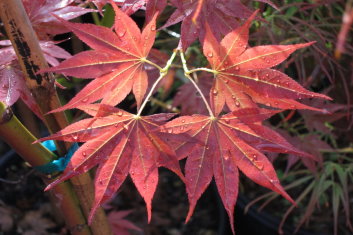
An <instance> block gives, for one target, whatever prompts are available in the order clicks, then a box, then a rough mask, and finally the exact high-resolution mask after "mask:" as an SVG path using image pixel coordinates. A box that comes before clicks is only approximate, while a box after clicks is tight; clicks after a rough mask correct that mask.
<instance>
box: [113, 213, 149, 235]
mask: <svg viewBox="0 0 353 235" xmlns="http://www.w3.org/2000/svg"><path fill="white" fill-rule="evenodd" d="M131 212H132V211H131V210H125V211H112V212H110V213H109V215H108V220H109V222H110V224H111V225H112V230H113V233H114V234H116V235H130V233H129V230H130V229H131V230H135V231H139V232H142V230H141V229H140V228H139V227H137V226H136V225H134V224H133V223H132V222H131V221H129V220H127V219H124V217H126V216H128V215H129V214H130V213H131Z"/></svg>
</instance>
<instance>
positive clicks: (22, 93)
mask: <svg viewBox="0 0 353 235" xmlns="http://www.w3.org/2000/svg"><path fill="white" fill-rule="evenodd" d="M22 2H23V5H24V7H25V10H26V12H27V14H28V17H29V19H30V21H31V23H32V26H33V29H34V30H35V31H36V33H37V36H38V38H39V39H40V40H41V41H40V46H41V48H42V50H43V53H44V56H45V58H46V60H47V62H48V63H49V64H50V65H52V66H56V65H58V64H59V61H58V60H57V58H59V59H68V58H70V57H71V55H70V54H69V53H68V52H66V51H65V50H64V49H62V48H61V47H58V46H56V45H55V42H53V41H52V40H51V39H52V37H53V36H54V35H56V34H60V33H65V32H68V31H69V30H68V29H67V28H66V27H65V26H63V25H62V24H60V22H59V20H58V19H57V18H55V17H54V16H53V14H55V15H57V16H59V17H61V18H62V19H65V20H70V19H73V18H76V17H78V16H81V15H83V14H85V13H87V12H92V11H94V10H91V9H85V8H82V7H79V6H73V5H72V4H73V3H74V2H75V0H35V1H33V0H22ZM0 46H2V48H1V49H0V56H1V59H0V83H1V86H0V101H2V102H4V103H5V104H6V105H7V106H11V105H13V104H14V103H15V102H16V101H17V100H18V98H21V99H22V100H23V101H24V102H25V103H26V104H27V106H28V107H29V108H30V109H31V110H32V111H33V112H34V113H35V114H36V115H37V116H38V117H41V114H40V111H39V108H38V106H37V104H36V102H35V100H34V98H33V97H32V95H31V94H30V91H29V89H28V88H27V86H26V84H25V79H24V77H23V73H22V71H21V70H20V66H19V63H18V61H17V57H16V53H15V51H14V49H13V47H12V46H11V43H10V41H8V40H2V41H0Z"/></svg>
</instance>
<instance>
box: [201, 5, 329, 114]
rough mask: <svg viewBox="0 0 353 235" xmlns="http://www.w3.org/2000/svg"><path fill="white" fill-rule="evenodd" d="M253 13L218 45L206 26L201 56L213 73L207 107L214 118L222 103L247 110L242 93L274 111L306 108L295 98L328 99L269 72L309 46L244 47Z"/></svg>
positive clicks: (280, 75) (279, 74) (283, 76)
mask: <svg viewBox="0 0 353 235" xmlns="http://www.w3.org/2000/svg"><path fill="white" fill-rule="evenodd" d="M256 13H257V12H255V13H254V14H253V15H252V16H251V17H250V18H249V19H248V20H247V21H246V22H245V23H244V25H242V26H241V27H239V28H237V29H235V30H233V31H232V32H230V33H229V34H227V35H226V36H225V37H224V38H223V39H222V41H221V43H218V41H217V39H216V38H215V37H214V35H213V34H212V32H211V29H210V27H209V26H208V25H206V36H205V39H204V43H203V53H204V55H205V56H206V57H207V59H208V61H209V63H210V65H211V67H212V69H213V70H214V71H215V72H214V77H215V79H214V83H213V87H212V89H211V104H212V106H213V108H214V110H215V113H216V115H217V114H218V113H220V112H221V111H222V109H223V107H224V105H225V104H227V106H228V107H229V109H230V110H235V109H238V108H243V105H244V107H247V104H243V103H242V102H243V100H246V99H243V97H241V96H239V95H240V94H241V93H240V92H239V91H241V92H242V93H245V94H247V95H249V96H250V97H253V98H254V99H255V102H257V103H261V104H264V105H267V106H271V107H274V108H281V109H284V108H287V109H301V108H308V106H306V105H303V104H300V103H299V102H297V101H296V99H303V98H314V97H317V98H323V99H330V98H329V97H327V96H325V95H322V94H317V93H314V92H311V91H308V90H306V89H305V88H303V87H302V86H301V85H300V84H298V83H297V82H295V81H294V80H292V79H291V78H290V77H288V76H287V75H285V74H284V73H282V72H280V71H278V70H274V69H271V68H272V67H274V66H276V65H278V64H279V63H281V62H282V61H284V60H285V59H286V58H287V57H288V56H289V55H290V54H291V53H293V52H294V51H296V50H297V49H299V48H303V47H307V46H309V45H311V44H312V43H313V42H310V43H303V44H295V45H267V46H256V47H249V46H247V43H248V38H249V27H250V24H251V21H252V20H253V19H254V17H255V15H256Z"/></svg>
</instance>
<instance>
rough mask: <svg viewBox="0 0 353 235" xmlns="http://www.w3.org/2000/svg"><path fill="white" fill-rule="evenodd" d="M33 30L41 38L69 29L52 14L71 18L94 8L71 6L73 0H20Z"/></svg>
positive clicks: (66, 18)
mask: <svg viewBox="0 0 353 235" xmlns="http://www.w3.org/2000/svg"><path fill="white" fill-rule="evenodd" d="M22 2H23V5H24V7H25V9H26V12H27V14H28V17H29V19H30V21H31V23H32V25H33V28H34V30H35V31H36V33H37V35H38V36H39V37H40V38H41V39H47V34H50V35H55V34H60V33H65V32H68V31H69V30H68V29H67V28H66V27H65V26H64V25H63V24H61V23H60V21H59V20H58V19H56V18H55V17H54V16H53V14H55V15H57V16H59V17H61V18H62V19H65V20H71V19H74V18H76V17H79V16H81V15H83V14H86V13H88V12H93V11H95V10H92V9H86V8H82V7H79V6H73V5H72V4H73V3H74V2H75V0H22Z"/></svg>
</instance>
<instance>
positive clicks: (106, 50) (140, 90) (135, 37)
mask: <svg viewBox="0 0 353 235" xmlns="http://www.w3.org/2000/svg"><path fill="white" fill-rule="evenodd" d="M113 7H114V10H115V14H116V16H115V32H113V31H111V30H110V29H109V28H106V27H102V26H96V25H93V24H78V23H70V22H66V21H62V23H63V24H64V25H65V26H66V27H67V28H69V29H71V30H72V31H73V32H74V33H75V34H76V35H77V36H78V37H79V38H80V39H81V40H82V41H83V42H85V43H86V44H87V45H89V46H90V47H91V48H92V49H93V50H92V51H84V52H81V53H78V54H76V55H75V56H73V57H72V58H70V59H68V60H65V61H63V62H62V63H61V64H60V65H58V66H56V67H53V68H49V69H46V70H42V71H41V72H48V71H51V72H58V73H62V74H65V75H70V76H75V77H78V78H96V79H94V80H93V81H92V82H90V83H89V84H88V85H87V86H86V87H85V88H83V89H82V90H81V91H80V92H79V93H78V94H77V95H76V96H75V97H74V98H73V99H72V100H70V102H69V103H68V104H66V105H64V106H63V107H60V108H58V109H55V110H53V111H52V112H58V111H63V110H66V109H70V108H76V107H78V106H79V105H84V104H87V103H92V102H95V101H97V100H99V99H102V103H103V104H108V105H113V106H114V105H116V104H118V103H120V102H121V101H122V100H123V99H124V98H125V97H126V96H127V95H128V94H129V93H130V91H131V90H132V92H133V94H134V95H135V98H136V102H137V106H138V107H139V106H140V104H141V102H142V99H143V97H144V95H145V93H146V89H147V86H148V79H147V73H146V71H145V68H144V62H145V58H146V57H147V56H148V53H149V51H150V50H151V48H152V45H153V43H154V38H155V35H156V25H155V24H156V23H155V20H156V17H157V14H158V11H156V14H155V15H154V17H153V18H152V20H151V21H150V22H149V23H148V24H147V25H146V26H145V28H144V29H143V31H142V32H140V29H139V28H138V26H137V25H136V23H135V22H134V21H133V20H132V19H131V18H130V17H129V16H127V15H126V14H125V13H124V12H122V11H121V10H120V9H119V8H118V7H117V6H116V5H115V4H114V3H113ZM126 25H129V27H126Z"/></svg>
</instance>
